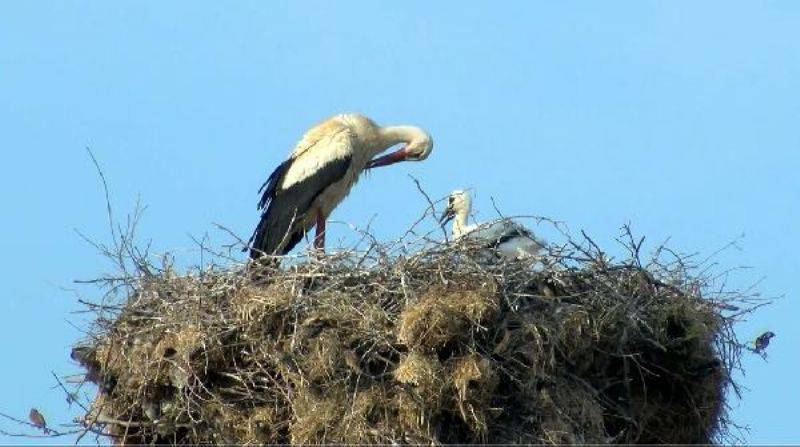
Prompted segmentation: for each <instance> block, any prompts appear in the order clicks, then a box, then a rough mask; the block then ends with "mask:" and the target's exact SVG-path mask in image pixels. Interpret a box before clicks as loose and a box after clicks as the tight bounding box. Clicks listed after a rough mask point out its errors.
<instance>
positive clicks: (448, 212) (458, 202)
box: [439, 189, 472, 225]
mask: <svg viewBox="0 0 800 447" xmlns="http://www.w3.org/2000/svg"><path fill="white" fill-rule="evenodd" d="M471 208H472V197H471V196H470V195H469V192H467V191H465V190H461V189H457V190H455V191H453V192H451V193H450V196H448V197H447V208H445V210H444V213H442V217H440V218H439V223H440V224H441V225H444V224H446V223H447V222H450V221H451V220H453V218H454V217H456V216H457V215H459V214H463V215H464V216H465V217H466V215H467V214H469V211H470V209H471Z"/></svg>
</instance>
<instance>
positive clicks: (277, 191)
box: [249, 113, 433, 259]
mask: <svg viewBox="0 0 800 447" xmlns="http://www.w3.org/2000/svg"><path fill="white" fill-rule="evenodd" d="M397 144H402V147H400V149H398V150H397V151H395V152H392V153H390V154H388V155H385V156H383V157H380V158H376V159H373V157H375V156H376V155H377V154H380V153H381V152H383V151H385V150H387V149H389V148H390V147H392V146H394V145H397ZM432 149H433V140H431V137H430V136H429V135H428V133H427V132H425V131H424V130H422V129H420V128H418V127H413V126H387V127H381V126H378V125H377V124H375V123H374V122H373V121H372V120H370V119H369V118H367V117H365V116H362V115H359V114H353V113H348V114H342V115H336V116H334V117H332V118H329V119H327V120H325V121H323V122H321V123H319V124H317V125H316V126H314V127H312V128H311V129H310V130H308V131H307V132H306V133H305V135H303V138H302V139H301V140H300V142H299V143H297V146H295V148H294V150H293V151H292V153H291V154H290V155H289V158H288V159H287V160H286V161H284V162H283V163H281V164H280V166H278V167H277V168H276V169H275V171H273V172H272V174H271V175H270V176H269V178H268V179H267V181H266V182H265V183H264V185H263V186H262V187H261V189H260V190H259V193H262V192H263V195H262V197H261V200H260V201H259V202H258V209H259V210H261V211H262V213H261V221H260V222H259V223H258V226H257V227H256V229H255V231H254V232H253V236H252V237H251V238H250V243H249V245H250V257H251V258H253V259H256V258H259V257H261V256H262V255H284V254H286V253H288V252H289V251H290V250H291V249H292V248H293V247H294V246H295V245H297V243H298V242H299V241H300V240H301V239H302V238H303V236H304V235H305V234H306V233H307V232H308V231H309V230H310V229H311V228H312V227H315V226H316V237H315V238H314V247H315V248H317V249H324V248H325V221H326V219H327V218H328V216H330V214H331V211H333V209H334V208H336V206H337V205H338V204H339V203H340V202H341V201H342V200H343V199H344V198H345V197H346V196H347V194H348V193H349V192H350V188H351V187H352V186H353V185H354V184H355V183H356V181H357V180H358V176H359V174H360V173H361V171H363V170H364V169H369V168H374V167H378V166H387V165H390V164H393V163H397V162H399V161H422V160H425V159H426V158H427V157H428V155H430V153H431V150H432Z"/></svg>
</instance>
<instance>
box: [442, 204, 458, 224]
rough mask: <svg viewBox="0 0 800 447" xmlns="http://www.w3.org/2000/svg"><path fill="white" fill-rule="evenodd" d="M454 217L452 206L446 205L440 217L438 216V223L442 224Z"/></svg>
mask: <svg viewBox="0 0 800 447" xmlns="http://www.w3.org/2000/svg"><path fill="white" fill-rule="evenodd" d="M454 217H456V212H455V210H454V209H453V207H452V206H449V205H448V206H447V209H445V210H444V213H442V217H440V218H439V225H444V224H446V223H447V222H450V221H451V220H453V218H454Z"/></svg>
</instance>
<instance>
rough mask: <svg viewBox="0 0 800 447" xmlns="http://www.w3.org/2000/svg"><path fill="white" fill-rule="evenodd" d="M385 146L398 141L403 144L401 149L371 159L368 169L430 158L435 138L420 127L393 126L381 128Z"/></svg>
mask: <svg viewBox="0 0 800 447" xmlns="http://www.w3.org/2000/svg"><path fill="white" fill-rule="evenodd" d="M381 136H382V137H383V139H384V141H383V143H384V146H385V147H390V146H393V145H395V144H397V143H401V144H403V145H402V146H401V147H400V149H398V150H396V151H394V152H391V153H389V154H387V155H384V156H383V157H378V158H375V159H373V160H371V161H370V162H369V163H368V164H367V169H370V168H377V167H380V166H388V165H391V164H394V163H397V162H400V161H422V160H425V159H426V158H428V155H430V154H431V151H433V139H431V136H430V135H429V134H428V133H427V132H425V131H424V130H422V129H420V128H419V127H412V126H392V127H385V128H383V129H382V130H381Z"/></svg>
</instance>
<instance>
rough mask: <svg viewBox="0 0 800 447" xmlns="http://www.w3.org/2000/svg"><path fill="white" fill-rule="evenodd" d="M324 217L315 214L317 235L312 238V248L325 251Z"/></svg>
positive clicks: (320, 214)
mask: <svg viewBox="0 0 800 447" xmlns="http://www.w3.org/2000/svg"><path fill="white" fill-rule="evenodd" d="M325 220H326V219H325V216H323V215H322V213H318V214H317V225H316V227H317V234H316V236H315V237H314V248H316V249H317V250H321V251H325Z"/></svg>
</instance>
